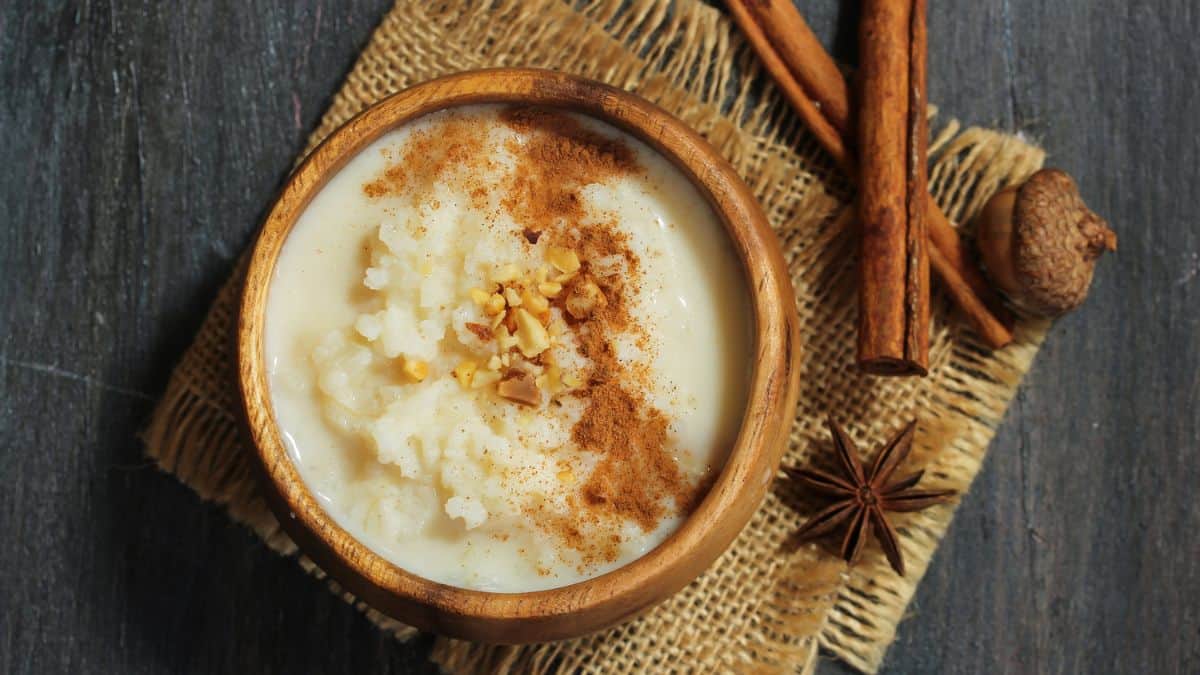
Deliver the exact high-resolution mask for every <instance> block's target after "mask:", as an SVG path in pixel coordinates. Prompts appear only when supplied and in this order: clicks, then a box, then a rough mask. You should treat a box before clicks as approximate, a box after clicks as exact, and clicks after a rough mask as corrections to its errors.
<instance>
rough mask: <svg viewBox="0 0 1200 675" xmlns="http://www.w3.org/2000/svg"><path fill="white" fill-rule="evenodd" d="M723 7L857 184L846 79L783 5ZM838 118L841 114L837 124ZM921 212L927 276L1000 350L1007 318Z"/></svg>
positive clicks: (776, 1) (965, 259) (947, 233)
mask: <svg viewBox="0 0 1200 675" xmlns="http://www.w3.org/2000/svg"><path fill="white" fill-rule="evenodd" d="M726 4H727V5H728V7H729V10H730V13H731V14H732V16H733V19H734V21H735V22H736V23H737V24H738V27H739V28H741V30H742V33H743V34H744V35H745V37H746V39H747V41H748V42H749V43H750V45H751V47H753V48H754V51H755V53H757V54H758V56H759V58H760V59H761V60H762V63H763V66H764V67H765V68H766V70H767V72H768V73H770V74H771V76H772V78H773V79H774V80H775V82H776V83H777V85H778V86H779V89H780V91H781V92H782V93H783V95H784V97H785V98H786V99H787V100H788V102H789V103H790V104H791V105H792V107H793V108H794V109H795V110H796V112H797V113H798V114H799V115H800V117H801V119H803V120H804V122H805V124H807V125H808V127H809V129H810V130H811V131H812V133H813V135H814V136H815V137H816V139H817V141H818V142H820V143H821V145H822V146H823V147H824V148H825V151H826V152H828V153H829V155H830V157H832V158H833V160H834V161H835V162H837V164H838V165H839V166H841V167H842V169H843V171H845V173H846V175H847V176H848V177H849V178H850V179H851V180H856V179H857V176H858V168H857V165H856V162H855V158H854V156H853V154H852V153H851V152H850V150H849V149H848V146H849V145H851V144H850V143H849V136H850V122H849V117H850V113H849V101H850V95H849V91H848V88H847V84H846V79H845V78H844V77H842V75H841V72H840V71H839V70H838V68H837V64H836V63H835V62H834V61H833V58H832V57H831V56H829V53H828V52H826V51H825V48H824V47H822V46H821V43H820V41H818V40H817V38H816V36H815V35H814V34H813V32H812V30H811V29H810V28H809V27H808V24H807V22H805V21H804V17H802V16H801V15H800V13H799V11H797V10H796V8H795V6H794V5H793V4H792V3H791V1H790V0H727V3H726ZM763 26H769V27H770V35H771V36H774V38H775V40H776V41H778V42H779V43H780V44H783V43H784V42H786V46H784V47H782V48H779V47H776V44H775V43H774V42H772V38H771V37H768V32H767V31H766V30H764V28H763ZM779 36H787V37H786V38H781V37H779ZM783 54H786V55H787V57H786V58H785V57H784V56H783ZM834 73H837V74H836V75H834ZM838 110H846V111H847V113H846V114H845V115H844V116H841V117H839V115H838V113H837V111H838ZM830 111H833V112H830ZM925 209H926V223H927V229H928V231H929V237H930V244H931V246H930V247H929V260H930V265H931V267H932V268H933V271H934V273H936V274H937V276H938V278H939V279H940V280H941V282H942V286H943V287H944V288H945V289H946V291H947V292H948V293H949V295H950V298H951V300H952V301H953V302H954V303H955V304H956V305H957V306H958V307H959V309H960V310H961V311H962V312H963V314H964V315H965V316H966V318H967V320H968V321H969V322H970V323H971V325H972V327H973V328H974V329H975V331H976V332H977V333H978V334H979V336H980V338H981V339H982V340H983V341H984V343H985V344H987V345H988V346H990V347H992V348H993V349H999V348H1000V347H1003V346H1004V345H1006V344H1008V343H1009V342H1011V341H1012V331H1011V326H1012V315H1011V314H1009V313H1008V312H1007V311H1006V310H1005V309H1004V307H1003V306H1002V304H1001V303H1000V299H999V296H998V295H997V294H996V292H995V291H994V290H993V289H992V287H991V286H990V285H989V284H988V282H987V280H986V279H984V277H983V274H982V273H981V272H980V271H979V268H978V267H976V266H975V265H974V264H973V263H972V262H971V258H970V256H969V255H968V252H967V251H966V248H965V245H964V243H963V241H962V240H961V238H960V237H959V236H958V231H957V229H956V228H955V227H954V226H953V225H951V224H950V220H949V219H948V218H947V217H946V215H945V214H944V213H942V211H941V209H940V208H938V206H937V203H936V202H934V200H933V197H932V196H929V197H928V198H927V199H926V205H925Z"/></svg>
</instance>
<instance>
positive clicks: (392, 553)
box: [265, 105, 753, 592]
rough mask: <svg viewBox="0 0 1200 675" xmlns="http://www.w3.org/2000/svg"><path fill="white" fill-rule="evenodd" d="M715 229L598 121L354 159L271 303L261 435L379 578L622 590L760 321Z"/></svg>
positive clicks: (505, 124) (489, 121) (705, 447)
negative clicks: (385, 563)
mask: <svg viewBox="0 0 1200 675" xmlns="http://www.w3.org/2000/svg"><path fill="white" fill-rule="evenodd" d="M750 306H751V305H750V299H749V292H748V290H747V288H746V287H745V283H744V278H743V274H742V270H741V266H740V264H739V263H738V261H737V259H736V255H735V253H734V252H733V250H732V246H731V244H730V242H729V239H728V237H727V235H726V233H725V231H724V229H723V227H722V226H721V223H720V221H719V220H718V218H717V216H716V214H715V213H714V211H713V210H712V208H711V207H710V206H709V205H708V203H707V201H706V200H705V199H704V197H703V196H702V195H701V194H700V193H699V192H698V191H697V190H696V189H695V187H694V186H693V185H692V184H691V183H690V182H689V181H688V180H687V178H686V177H685V176H684V175H683V174H682V173H680V171H679V170H678V169H676V168H675V167H674V166H673V165H671V164H670V163H669V162H668V161H667V160H666V159H665V158H663V157H662V156H661V155H659V154H658V153H657V152H655V151H654V150H652V149H651V148H649V147H648V146H646V145H645V144H643V143H641V142H639V141H637V140H636V139H634V138H632V137H631V136H629V135H627V134H625V133H623V132H621V131H619V130H617V129H615V128H613V127H611V126H609V125H606V124H603V123H600V122H598V121H596V120H594V119H592V118H588V117H584V116H580V115H575V114H570V113H565V112H558V111H552V110H544V109H536V108H524V107H512V106H490V105H489V106H468V107H459V108H454V109H451V110H448V111H443V112H440V113H435V114H431V115H428V116H425V117H423V118H421V119H419V120H417V121H415V122H412V123H409V124H407V125H404V126H402V127H400V128H398V129H396V130H394V131H391V132H389V133H388V134H386V135H384V136H383V137H381V138H380V139H379V140H378V141H376V142H375V143H373V144H371V145H370V146H368V147H367V148H366V149H364V150H363V151H361V152H360V153H358V154H357V155H356V156H355V157H354V158H352V159H351V160H350V161H349V163H347V165H346V166H345V167H343V168H342V169H341V170H340V171H339V172H338V173H337V174H336V175H335V176H334V177H333V178H332V179H331V180H330V181H329V183H328V184H326V185H325V187H324V188H322V189H321V191H320V192H319V193H318V194H317V196H316V197H315V198H314V199H313V201H312V202H311V203H310V204H309V205H308V206H307V207H306V209H305V211H304V213H303V214H302V216H301V217H300V219H299V220H298V221H297V223H296V225H295V226H294V228H293V229H292V231H291V233H290V234H289V235H288V238H287V241H286V243H285V244H284V247H283V250H282V252H281V254H280V256H279V258H278V261H277V263H276V267H275V271H274V277H273V278H272V281H271V286H270V289H269V297H268V304H267V313H266V331H265V338H266V343H265V349H266V360H267V365H268V370H269V384H270V394H271V400H272V404H273V406H274V411H275V417H276V420H277V422H278V424H279V427H280V431H281V435H282V436H283V438H284V441H285V443H286V445H287V446H288V450H289V453H290V454H291V456H292V459H293V461H295V463H296V465H297V468H298V470H299V473H300V475H301V476H302V478H303V479H304V481H305V482H306V483H307V484H308V486H309V487H310V489H311V490H312V492H313V493H314V494H315V495H316V497H317V499H318V500H319V501H320V503H321V505H322V507H323V508H324V509H325V510H326V511H327V512H328V513H329V515H330V516H331V517H333V519H334V520H336V521H337V523H338V524H339V525H340V526H341V527H343V528H344V529H346V530H347V531H348V532H349V533H350V534H351V535H353V536H354V537H356V538H357V539H359V540H360V541H362V542H363V543H364V544H365V545H367V546H368V547H369V548H371V549H372V550H374V551H376V552H377V553H379V554H380V555H382V556H383V557H385V558H386V559H388V560H390V561H391V562H393V563H394V564H396V565H397V566H399V567H401V568H404V569H406V570H408V571H410V572H412V573H414V574H417V575H419V576H422V577H425V578H427V579H430V580H433V581H437V582H441V583H445V584H449V585H453V586H458V587H463V588H470V589H479V590H487V591H496V592H521V591H532V590H540V589H546V588H554V587H558V586H564V585H567V584H571V583H575V582H578V581H582V580H585V579H588V578H591V577H594V576H597V575H600V574H603V573H604V572H607V571H610V570H612V569H615V568H617V567H620V566H622V565H625V564H627V563H629V562H631V561H633V560H635V559H637V558H638V557H640V556H641V555H643V554H645V553H647V552H648V551H650V550H651V549H653V548H654V547H655V546H657V545H658V544H659V543H661V542H662V541H663V540H664V539H665V538H666V537H667V536H669V535H670V534H671V532H673V531H674V530H675V529H676V528H677V527H678V526H679V524H680V523H681V522H682V520H683V519H684V518H686V517H687V515H688V513H689V512H690V511H691V510H692V509H693V508H694V506H695V505H696V504H697V503H698V502H699V500H700V499H702V498H703V496H704V494H705V493H706V490H707V486H708V484H709V481H710V480H711V479H712V478H713V477H715V475H716V473H717V472H719V471H720V468H721V466H722V464H723V462H724V460H725V456H726V454H727V453H728V451H729V450H730V448H731V447H732V446H733V444H734V441H735V439H736V436H737V434H738V431H739V428H740V425H741V419H742V415H743V411H744V409H745V406H746V397H747V386H748V383H749V377H750V372H751V369H752V363H751V361H752V356H751V355H752V343H753V332H752V331H753V322H752V318H751V313H750Z"/></svg>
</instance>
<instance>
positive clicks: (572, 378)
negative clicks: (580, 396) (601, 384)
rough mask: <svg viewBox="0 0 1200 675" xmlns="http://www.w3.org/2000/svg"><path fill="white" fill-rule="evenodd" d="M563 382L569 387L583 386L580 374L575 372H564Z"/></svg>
mask: <svg viewBox="0 0 1200 675" xmlns="http://www.w3.org/2000/svg"><path fill="white" fill-rule="evenodd" d="M562 383H563V384H564V385H565V386H567V387H568V388H570V389H574V388H576V387H579V386H582V385H583V380H581V379H579V376H578V375H576V374H575V373H563V376H562Z"/></svg>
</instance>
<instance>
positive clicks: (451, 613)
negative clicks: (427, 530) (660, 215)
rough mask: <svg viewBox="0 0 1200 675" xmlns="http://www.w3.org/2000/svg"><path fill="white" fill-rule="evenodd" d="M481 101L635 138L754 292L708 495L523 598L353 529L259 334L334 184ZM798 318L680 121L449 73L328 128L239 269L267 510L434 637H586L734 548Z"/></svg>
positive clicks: (242, 339) (594, 99)
mask: <svg viewBox="0 0 1200 675" xmlns="http://www.w3.org/2000/svg"><path fill="white" fill-rule="evenodd" d="M476 103H523V104H534V105H540V106H547V107H553V108H561V109H567V110H572V111H576V112H579V113H583V114H586V115H590V116H592V117H595V118H597V119H600V120H603V121H605V122H608V123H610V124H612V125H614V126H616V127H619V128H621V129H623V130H624V131H626V132H628V133H630V134H631V135H633V136H635V137H637V138H639V139H641V140H642V141H644V142H645V143H647V144H648V145H650V146H651V147H653V148H655V149H656V150H658V152H660V153H661V154H663V155H664V156H666V157H667V158H668V159H669V160H671V161H672V162H673V163H674V164H675V165H676V166H677V167H678V168H679V169H681V170H682V171H683V172H684V174H685V175H687V176H688V177H689V178H690V179H691V180H692V182H693V183H694V184H695V185H696V186H697V187H698V188H699V190H700V192H701V193H702V194H704V195H705V196H706V197H707V199H708V201H709V202H710V204H711V206H712V208H713V209H715V211H716V212H717V214H718V215H719V217H720V219H721V220H722V222H723V223H724V225H725V228H726V229H727V231H728V233H729V235H730V239H731V241H732V242H733V244H734V245H735V246H736V248H737V252H738V254H739V257H740V259H741V262H742V264H743V268H744V270H745V275H746V276H745V283H746V286H747V288H748V289H749V291H750V293H751V295H752V299H753V304H754V308H753V313H754V319H755V322H756V329H757V330H756V342H755V354H754V365H753V375H752V379H751V384H750V389H749V400H748V402H747V405H746V411H745V416H744V418H743V422H742V426H741V430H740V432H739V434H738V437H737V441H736V444H735V445H734V447H733V449H732V451H731V452H730V454H729V458H728V460H727V462H726V464H725V467H724V468H723V470H722V471H721V472H720V474H719V476H718V477H717V479H716V481H715V483H714V485H713V487H712V489H711V491H710V492H709V494H708V496H707V497H706V498H705V499H704V500H703V502H702V503H701V504H700V506H699V507H698V508H697V509H696V510H695V511H694V512H693V513H692V514H691V516H689V517H688V518H687V520H686V521H685V522H684V523H683V525H682V526H681V527H680V528H679V530H678V531H676V532H675V533H674V534H673V535H671V536H670V537H669V538H668V539H667V540H666V541H664V542H663V543H662V544H661V545H660V546H658V547H657V548H655V549H654V550H653V551H651V552H650V553H648V554H646V555H645V556H643V557H642V558H639V559H638V560H636V561H634V562H632V563H630V564H628V565H626V566H624V567H621V568H619V569H617V570H614V571H612V572H609V573H607V574H604V575H602V576H599V577H596V578H593V579H590V580H587V581H583V582H580V583H576V584H572V585H570V586H565V587H561V588H555V589H551V590H545V591H536V592H529V593H490V592H483V591H475V590H467V589H463V588H456V587H452V586H447V585H444V584H440V583H435V582H432V581H429V580H427V579H424V578H421V577H419V576H416V575H415V574H412V573H409V572H406V571H405V570H403V569H400V568H399V567H396V566H395V565H393V564H391V563H389V562H388V561H386V560H384V559H383V558H382V557H381V556H379V555H377V554H376V553H374V552H373V551H371V550H369V549H368V548H367V547H366V546H365V545H363V544H362V543H360V542H359V541H357V540H356V539H354V538H353V537H351V536H350V535H349V534H347V533H346V531H345V530H343V529H342V528H341V527H339V526H338V525H337V524H336V523H335V522H334V520H333V519H332V518H331V517H330V516H329V514H327V513H326V512H325V511H324V510H323V509H322V508H321V506H320V505H319V504H318V503H317V501H316V500H315V499H314V497H313V495H312V494H311V493H310V491H309V489H308V487H307V486H306V484H305V483H304V481H303V480H301V477H300V474H299V473H298V472H297V470H296V467H295V466H294V465H293V462H292V459H291V457H290V456H289V454H288V451H287V449H286V447H285V446H284V443H283V441H282V438H281V435H280V431H279V428H278V426H277V424H276V420H275V413H274V408H273V406H272V404H271V399H270V391H269V388H268V383H267V367H266V363H265V359H264V354H263V332H264V320H265V313H266V305H267V292H268V288H269V285H270V282H271V278H272V276H273V274H274V269H275V262H276V260H277V258H278V257H279V252H280V249H281V248H282V246H283V243H284V239H285V238H286V237H287V236H288V233H289V232H290V231H291V229H292V226H293V225H294V224H295V223H296V220H297V219H298V218H299V217H300V215H301V213H302V212H303V211H304V209H305V208H306V207H307V205H308V203H309V201H310V200H311V199H312V198H313V197H314V196H315V195H316V194H317V193H318V192H319V191H320V190H321V188H322V187H323V186H324V185H325V183H326V182H327V181H328V180H329V179H330V178H331V177H332V176H333V175H334V174H336V173H337V172H338V170H339V169H341V168H342V167H343V166H344V165H345V164H346V163H347V162H348V161H349V160H350V159H351V158H352V157H354V156H355V154H357V153H358V152H359V151H360V150H362V149H363V148H365V147H366V146H367V145H369V144H370V143H372V142H373V141H375V140H376V139H378V138H379V137H380V136H381V135H383V134H384V133H386V132H388V131H390V130H392V129H394V128H396V127H398V126H400V125H402V124H404V123H406V122H409V121H411V120H413V119H416V118H418V117H421V116H422V115H426V114H428V113H432V112H435V111H438V110H442V109H445V108H451V107H455V106H462V105H469V104H476ZM797 328H798V320H797V317H796V310H795V301H794V296H793V295H792V289H791V285H790V283H789V281H788V276H787V274H786V271H785V266H784V263H783V258H782V256H781V255H780V252H779V247H778V244H777V243H776V240H775V236H774V234H773V233H772V232H771V230H770V228H769V227H768V226H767V221H766V218H765V217H764V216H763V213H762V210H761V209H760V208H759V206H758V204H757V202H756V201H755V199H754V197H753V196H752V195H751V193H750V191H749V189H747V188H746V185H745V184H744V183H742V181H741V180H740V179H739V178H738V177H737V175H736V174H735V173H734V171H733V168H732V167H730V166H729V164H727V163H726V162H725V160H723V159H722V158H721V157H720V156H719V155H718V154H717V152H716V151H715V150H713V148H711V147H710V146H709V145H708V144H707V143H705V142H704V140H702V139H701V138H700V137H699V136H698V135H696V133H694V132H693V131H691V130H690V129H688V128H687V127H686V126H684V125H683V123H682V122H680V121H678V120H676V119H675V118H673V117H671V116H670V115H668V114H667V113H666V112H664V111H663V110H660V109H659V108H657V107H655V106H653V105H651V104H650V103H648V102H646V101H644V100H642V99H640V98H638V97H636V96H634V95H632V94H629V93H626V92H624V91H620V90H618V89H614V88H612V87H608V86H605V85H603V84H599V83H597V82H591V81H588V80H584V79H580V78H577V77H572V76H569V75H564V74H562V73H557V72H551V71H543V70H527V69H496V70H483V71H475V72H468V73H463V74H460V75H452V76H449V77H444V78H441V79H438V80H434V81H431V82H426V83H424V84H420V85H417V86H415V87H412V88H411V89H408V90H405V91H403V92H400V93H398V94H396V95H394V96H391V97H390V98H387V99H385V100H384V101H382V102H380V103H379V104H377V105H375V106H374V107H372V108H370V109H368V110H366V111H365V112H363V113H362V114H360V115H359V116H357V117H355V118H354V119H352V120H350V121H349V122H347V123H346V125H345V126H343V127H342V128H341V129H339V130H337V131H336V132H334V133H333V134H332V135H331V136H330V137H329V138H328V139H327V140H326V141H325V142H324V143H322V144H321V145H320V147H318V148H317V149H316V150H315V151H313V153H312V154H311V155H310V156H309V157H308V158H307V159H306V160H305V161H304V163H303V164H302V165H301V166H300V167H299V168H298V169H297V170H296V172H295V173H294V174H293V175H292V176H291V178H290V179H289V180H288V182H287V185H286V186H285V187H284V189H283V192H282V193H281V194H280V196H279V199H278V201H277V202H276V203H275V205H274V207H273V208H272V209H271V212H270V214H269V215H268V216H267V219H266V221H265V223H264V225H263V228H262V232H261V234H260V235H259V238H258V242H257V244H256V246H255V247H254V253H253V258H252V259H251V261H250V267H249V271H248V273H247V275H246V284H245V288H244V291H243V296H242V305H241V316H240V323H239V326H238V336H237V339H238V346H237V347H238V371H239V373H238V374H239V379H240V384H241V395H242V402H243V405H244V409H245V417H246V419H245V422H246V426H247V430H248V435H249V438H250V439H251V440H252V447H253V448H254V450H255V453H254V457H255V459H256V460H257V461H256V463H257V464H258V466H259V468H260V469H261V477H262V481H261V482H262V486H263V491H264V493H265V496H266V498H267V502H268V504H270V506H271V508H272V509H273V511H274V513H275V515H276V517H277V518H278V519H279V522H280V524H281V525H282V526H283V528H284V530H285V531H286V532H287V533H288V534H289V535H290V536H291V537H292V539H294V540H295V542H296V544H297V545H299V547H300V549H301V551H303V552H304V553H305V554H306V555H308V556H309V557H310V558H311V559H312V560H313V561H314V562H315V563H316V564H317V565H319V566H320V567H321V569H322V570H324V571H325V572H327V573H328V574H329V575H330V576H331V577H333V578H334V579H336V580H337V581H338V582H339V583H340V584H341V585H342V586H344V587H345V588H346V589H347V590H348V591H350V592H351V593H353V594H354V595H356V596H358V597H359V598H361V599H362V600H365V601H366V602H367V603H369V604H370V605H371V606H372V607H374V608H376V609H378V610H380V611H382V612H384V613H386V614H389V615H391V616H393V617H395V618H396V619H398V620H400V621H403V622H405V623H408V624H411V625H414V626H417V627H418V628H422V629H425V630H429V631H433V632H437V633H442V634H445V635H451V636H455V637H459V638H466V639H471V640H481V641H487V642H500V643H524V642H536V641H545V640H557V639H563V638H569V637H575V636H578V635H582V634H584V633H589V632H591V631H595V630H598V629H601V628H604V627H606V626H610V625H612V624H614V623H617V622H619V621H621V620H624V619H628V618H630V617H632V616H634V615H636V614H637V613H639V612H641V611H643V610H645V609H647V608H649V607H651V606H653V605H654V604H656V603H658V602H660V601H662V600H663V599H665V598H666V597H667V596H669V595H671V594H672V593H674V592H675V591H677V590H679V589H680V588H682V587H683V586H684V585H686V584H687V583H689V582H690V581H692V580H693V579H695V578H696V577H697V576H698V575H699V574H700V573H701V572H703V571H704V569H705V568H707V567H708V566H709V565H710V564H711V563H712V562H713V560H715V559H716V558H717V556H718V555H720V554H721V553H722V552H723V551H724V550H725V549H726V548H727V547H728V546H729V544H730V542H732V541H733V539H734V537H735V536H737V534H738V532H739V531H741V529H742V527H743V526H745V524H746V522H747V521H748V520H749V519H750V516H751V515H752V514H753V513H754V511H755V509H756V508H757V507H758V505H759V503H760V502H761V500H762V499H763V496H764V495H765V494H766V491H767V488H768V486H769V485H770V483H771V480H772V478H773V476H774V475H775V473H776V471H777V469H778V465H779V460H780V457H781V455H782V452H783V449H784V446H785V445H786V442H787V437H788V432H789V429H790V426H791V421H792V418H793V414H794V408H795V405H796V397H797V392H798V389H799V380H798V377H797V370H796V364H795V359H796V357H797V349H798V339H799V333H798V330H797Z"/></svg>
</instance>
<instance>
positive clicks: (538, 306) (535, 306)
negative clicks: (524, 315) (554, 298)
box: [521, 290, 550, 314]
mask: <svg viewBox="0 0 1200 675" xmlns="http://www.w3.org/2000/svg"><path fill="white" fill-rule="evenodd" d="M521 304H522V305H524V306H525V307H526V308H527V309H528V310H529V311H531V312H533V313H534V314H542V313H544V312H548V311H550V301H549V300H547V299H546V297H545V296H544V295H541V294H540V293H531V292H529V290H525V291H524V292H522V293H521Z"/></svg>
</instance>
